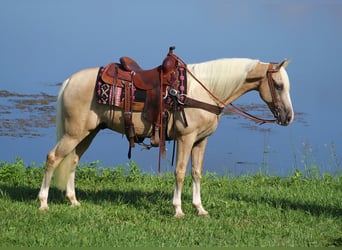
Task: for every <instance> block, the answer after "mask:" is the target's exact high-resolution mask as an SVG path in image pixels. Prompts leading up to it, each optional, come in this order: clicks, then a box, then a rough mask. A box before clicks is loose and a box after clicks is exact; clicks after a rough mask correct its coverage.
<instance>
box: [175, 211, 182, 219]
mask: <svg viewBox="0 0 342 250" xmlns="http://www.w3.org/2000/svg"><path fill="white" fill-rule="evenodd" d="M174 217H175V218H184V217H185V214H184V213H183V212H181V213H176V214H175V216H174Z"/></svg>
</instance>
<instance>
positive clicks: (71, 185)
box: [66, 172, 81, 206]
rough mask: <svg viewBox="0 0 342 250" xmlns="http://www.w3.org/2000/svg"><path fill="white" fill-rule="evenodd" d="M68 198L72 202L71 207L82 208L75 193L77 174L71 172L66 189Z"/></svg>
mask: <svg viewBox="0 0 342 250" xmlns="http://www.w3.org/2000/svg"><path fill="white" fill-rule="evenodd" d="M66 197H67V198H68V199H69V200H70V202H71V206H80V205H81V204H80V203H79V202H78V201H77V199H76V192H75V172H71V173H70V176H69V180H68V183H67V187H66Z"/></svg>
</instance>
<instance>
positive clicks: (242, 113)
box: [170, 53, 279, 124]
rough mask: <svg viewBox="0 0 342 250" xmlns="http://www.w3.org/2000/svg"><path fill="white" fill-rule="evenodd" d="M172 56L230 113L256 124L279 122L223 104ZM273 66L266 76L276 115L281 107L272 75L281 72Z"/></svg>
mask: <svg viewBox="0 0 342 250" xmlns="http://www.w3.org/2000/svg"><path fill="white" fill-rule="evenodd" d="M170 55H171V56H172V57H174V58H175V59H176V60H177V61H178V62H179V63H181V64H183V65H185V70H186V71H187V72H188V73H189V74H190V75H191V76H192V77H193V78H194V79H195V80H196V81H197V82H198V83H199V84H200V85H201V86H202V88H203V89H205V90H206V91H207V92H208V94H209V95H210V96H211V97H212V98H213V99H214V100H215V101H216V102H217V103H219V104H220V105H222V106H223V107H225V108H226V109H228V110H229V111H231V112H233V113H235V114H238V115H240V116H243V117H245V118H247V119H250V120H252V121H254V122H256V123H259V124H264V123H276V122H277V120H276V119H273V120H268V119H263V118H258V117H256V116H254V115H251V114H249V113H247V112H245V111H243V110H242V109H240V108H238V107H236V106H234V105H233V104H232V103H229V104H226V103H225V102H223V101H222V100H221V99H220V98H218V97H217V96H216V95H215V94H214V93H212V92H211V91H210V89H208V88H207V87H206V86H205V85H204V84H203V82H202V81H201V80H199V79H198V78H197V77H196V76H195V75H194V74H193V73H192V72H191V71H190V70H189V69H188V67H187V66H186V64H185V62H184V61H183V60H182V59H180V58H179V57H178V56H176V55H175V54H171V53H170ZM273 66H274V63H270V64H269V67H268V70H267V73H266V76H267V82H268V86H269V88H270V92H271V96H272V102H273V105H274V107H275V111H276V113H278V109H279V108H278V107H279V103H278V99H277V96H276V93H275V88H274V85H273V79H272V74H273V73H276V72H278V71H279V70H278V69H273ZM219 108H220V109H223V108H222V107H219Z"/></svg>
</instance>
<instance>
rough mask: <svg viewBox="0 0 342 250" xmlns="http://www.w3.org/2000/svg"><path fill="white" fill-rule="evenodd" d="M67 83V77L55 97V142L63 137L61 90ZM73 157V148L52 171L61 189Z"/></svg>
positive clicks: (69, 171) (70, 167)
mask: <svg viewBox="0 0 342 250" xmlns="http://www.w3.org/2000/svg"><path fill="white" fill-rule="evenodd" d="M68 83H69V78H68V79H67V80H65V81H64V82H63V84H62V87H61V90H60V91H59V94H58V98H57V114H56V137H57V142H58V141H59V140H60V139H61V138H62V137H63V135H64V124H63V121H62V114H63V113H62V112H63V109H62V98H63V92H64V89H65V87H66V86H67V85H68ZM74 157H75V150H72V151H71V152H70V153H69V154H68V155H67V156H66V157H65V158H64V159H63V160H62V161H61V163H60V164H59V165H58V167H57V168H56V170H55V172H54V179H55V184H56V186H57V188H59V189H61V190H65V189H66V185H67V182H68V179H69V176H70V173H71V172H72V171H73V170H74V164H73V160H74Z"/></svg>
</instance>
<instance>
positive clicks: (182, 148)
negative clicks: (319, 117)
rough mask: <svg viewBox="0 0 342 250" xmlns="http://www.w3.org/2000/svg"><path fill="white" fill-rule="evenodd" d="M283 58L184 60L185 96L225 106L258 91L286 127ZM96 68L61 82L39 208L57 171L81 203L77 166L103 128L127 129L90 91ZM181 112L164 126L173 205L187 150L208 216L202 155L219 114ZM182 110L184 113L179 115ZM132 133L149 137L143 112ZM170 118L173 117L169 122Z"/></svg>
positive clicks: (198, 204) (288, 106)
mask: <svg viewBox="0 0 342 250" xmlns="http://www.w3.org/2000/svg"><path fill="white" fill-rule="evenodd" d="M287 64H288V61H286V60H285V61H283V62H281V63H272V64H271V63H263V62H260V61H258V60H252V59H244V58H241V59H239V58H234V59H218V60H212V61H208V62H202V63H198V64H189V65H187V68H186V71H187V72H188V73H189V74H188V76H187V91H186V93H187V96H189V97H190V98H192V99H197V100H201V101H202V102H204V103H207V104H211V105H214V106H218V107H220V108H223V107H224V106H226V105H228V104H230V103H231V102H233V101H234V100H236V99H237V98H239V97H240V96H241V95H243V94H245V93H246V92H248V91H251V90H256V91H258V92H259V94H260V97H261V99H262V100H263V101H264V102H265V103H266V104H267V105H268V107H269V109H270V110H271V112H272V113H273V115H274V117H275V119H276V120H275V122H276V123H277V124H279V125H283V126H287V125H289V124H290V123H291V122H292V121H293V119H294V111H293V108H292V103H291V99H290V94H289V91H290V82H289V78H288V75H287V73H286V70H285V67H286V66H287ZM98 72H99V68H90V69H85V70H82V71H80V72H78V73H75V74H74V75H72V76H71V77H70V78H68V79H67V80H65V81H64V83H63V85H62V87H61V90H60V92H59V95H58V100H57V119H56V120H57V122H56V123H57V124H56V126H57V144H56V145H55V147H54V148H53V149H52V150H51V151H50V152H49V153H48V155H47V160H46V169H45V174H44V178H43V182H42V186H41V189H40V192H39V196H38V197H39V200H40V210H45V209H47V208H48V203H47V200H48V192H49V186H50V181H51V178H52V175H53V173H54V171H55V170H56V172H55V178H56V184H57V186H58V187H59V188H61V189H66V196H67V198H68V199H69V200H70V202H71V204H72V205H80V203H79V202H78V201H77V199H76V193H75V185H74V178H75V170H76V167H77V164H78V162H79V160H80V158H81V156H82V155H83V153H84V152H85V151H86V149H87V148H88V147H89V145H90V144H91V142H92V140H93V139H94V137H95V136H96V134H97V133H98V132H99V131H100V130H101V129H102V128H109V129H111V130H113V131H116V132H119V133H125V128H124V119H123V116H124V110H123V109H122V108H117V107H109V106H108V105H101V104H99V103H98V102H97V100H96V95H95V93H94V92H95V91H94V86H95V82H96V80H97V75H98ZM184 112H185V116H186V119H187V126H185V125H184V116H182V115H181V114H180V112H178V114H177V112H176V115H175V116H174V118H173V119H170V121H168V123H169V124H168V126H167V128H168V131H167V133H171V131H170V130H171V127H172V126H171V125H170V123H173V124H174V128H173V129H172V133H174V135H173V138H174V139H175V140H176V142H177V151H176V167H175V172H174V174H175V179H176V184H175V190H174V196H173V206H174V208H175V216H176V217H182V216H184V213H183V210H182V207H181V192H182V187H183V181H184V177H185V173H186V167H187V164H188V160H189V157H190V155H191V163H192V165H191V168H192V170H191V175H192V180H193V197H192V204H193V206H194V207H195V208H196V209H197V211H198V214H199V215H207V214H208V212H207V211H206V210H205V209H204V208H203V206H202V201H201V194H200V181H201V177H202V168H203V156H204V153H205V148H206V145H207V139H208V136H210V135H211V134H212V133H213V132H214V131H215V130H216V128H217V125H218V122H219V120H220V117H221V114H215V113H213V112H209V111H207V110H204V109H202V108H196V107H186V106H185V107H184ZM183 115H184V114H183ZM132 120H133V122H134V128H135V133H136V135H137V136H139V137H142V138H144V137H151V136H152V133H153V131H152V130H153V128H152V127H153V126H152V124H151V122H149V121H148V120H146V118H145V117H144V116H143V115H142V112H133V115H132ZM172 120H173V121H172Z"/></svg>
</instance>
